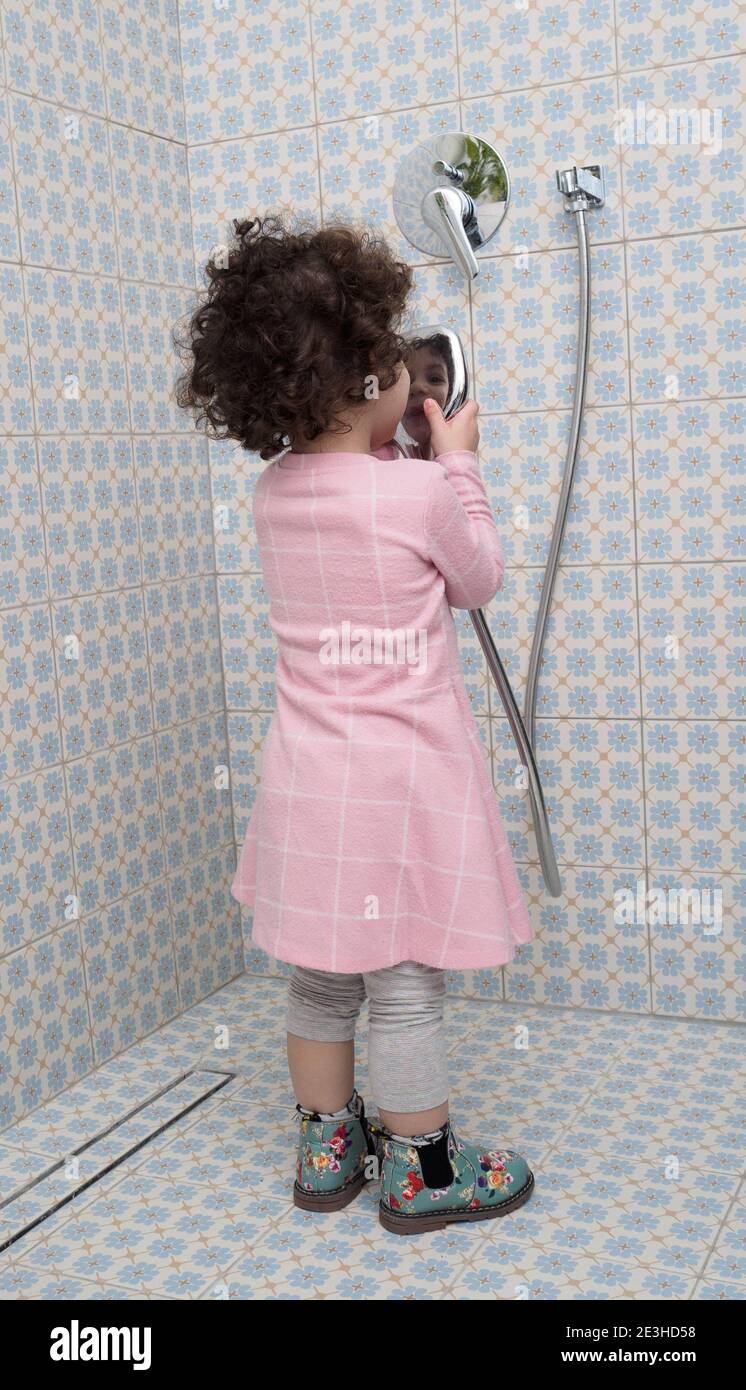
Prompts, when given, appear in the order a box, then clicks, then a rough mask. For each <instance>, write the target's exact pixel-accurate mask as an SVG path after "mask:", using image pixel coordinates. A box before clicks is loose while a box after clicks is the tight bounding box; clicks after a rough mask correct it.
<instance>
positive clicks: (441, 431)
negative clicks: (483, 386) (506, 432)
mask: <svg viewBox="0 0 746 1390" xmlns="http://www.w3.org/2000/svg"><path fill="white" fill-rule="evenodd" d="M422 408H423V410H424V412H425V417H426V419H427V423H428V425H429V426H430V446H431V449H432V452H433V458H437V457H438V455H439V454H448V453H450V452H451V451H452V450H461V449H468V450H469V452H470V453H472V454H475V453H476V452H477V445H478V443H479V426H478V425H477V415H478V414H479V406H478V405H477V403H476V401H466V403H465V404H464V405H462V407H461V409H460V410H457V411H456V414H455V415H452V416H451V418H450V420H446V418H445V415H444V414H443V411H442V410H441V408H440V406H439V405H438V402H437V401H434V400H433V398H432V396H428V397H427V398H426V399H425V400H424V401H423V402H422Z"/></svg>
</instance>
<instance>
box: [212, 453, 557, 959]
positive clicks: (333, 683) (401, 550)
mask: <svg viewBox="0 0 746 1390" xmlns="http://www.w3.org/2000/svg"><path fill="white" fill-rule="evenodd" d="M253 512H254V523H255V529H256V534H257V540H258V545H259V552H260V557H261V563H262V570H263V574H264V582H265V584H266V587H267V590H268V592H269V597H270V621H271V624H272V628H273V630H274V632H275V634H276V638H277V644H278V661H277V668H276V701H277V708H276V710H275V712H274V714H273V716H272V721H271V724H270V727H269V730H268V732H267V736H266V738H265V742H264V747H263V755H262V770H261V782H260V786H259V789H258V792H257V797H256V800H255V803H254V806H253V809H252V814H251V818H250V821H249V824H248V827H247V830H246V836H245V840H244V844H243V848H242V850H241V854H240V856H239V860H238V866H237V869H236V874H235V877H234V879H233V882H232V884H231V892H232V894H233V896H234V898H236V899H237V900H238V901H239V902H241V903H246V904H249V905H251V906H253V908H254V912H253V924H252V940H253V942H254V944H255V945H257V946H260V947H261V948H262V949H263V950H265V951H266V952H268V953H269V955H271V956H274V957H276V958H277V959H279V960H285V961H288V962H291V963H297V964H299V965H305V966H309V967H312V968H313V969H317V970H331V971H335V972H344V973H354V972H362V971H369V970H379V969H382V968H383V967H384V966H390V965H396V964H397V963H398V962H399V961H402V960H414V961H419V962H421V963H422V964H424V965H432V966H437V967H439V968H440V969H443V970H468V969H478V968H480V967H484V966H497V965H502V964H504V963H505V962H506V961H509V960H512V958H513V953H514V949H515V944H516V943H518V942H526V941H530V940H531V938H532V936H533V932H532V929H531V923H530V920H529V916H528V911H527V906H526V902H525V898H524V895H523V891H522V888H521V885H520V882H519V879H518V875H517V873H516V869H515V866H514V864H513V860H512V858H511V854H510V850H509V847H508V844H507V841H506V836H505V830H504V828H503V825H502V821H501V818H500V814H499V812H498V808H497V803H496V800H495V792H494V789H493V787H492V783H491V780H490V776H489V772H488V768H487V761H486V757H485V753H484V750H483V748H482V745H481V742H480V739H479V733H478V730H477V726H476V720H475V718H474V715H473V714H472V710H471V706H470V704H469V698H468V695H467V693H466V689H465V687H464V682H463V676H462V673H461V667H460V664H459V657H458V648H457V639H456V628H455V624H454V621H453V614H452V613H451V607H450V606H449V605H452V606H453V607H454V608H479V607H481V606H482V605H483V604H486V603H488V602H489V600H490V599H491V598H492V597H493V596H494V594H495V593H496V591H497V590H498V589H499V588H500V586H501V585H502V582H503V573H504V560H503V555H502V549H501V545H500V540H499V537H498V533H497V530H496V527H495V523H494V519H493V516H492V511H491V509H490V505H489V502H488V500H487V496H486V493H485V490H484V484H483V482H482V479H481V476H480V473H479V465H478V462H477V459H476V455H474V454H471V453H448V454H442V455H441V456H440V457H439V458H437V459H418V458H401V457H400V456H397V455H396V450H395V447H394V446H391V445H387V446H385V447H384V448H383V449H380V450H378V451H377V452H376V454H375V455H371V454H356V453H332V454H293V453H290V454H285V455H284V456H283V457H282V458H280V459H275V460H274V461H273V462H272V463H270V464H268V465H267V467H266V469H265V470H264V472H263V473H261V474H260V476H259V478H258V480H257V483H256V486H255V489H254V498H253Z"/></svg>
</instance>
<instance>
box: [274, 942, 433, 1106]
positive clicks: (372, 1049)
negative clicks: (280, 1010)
mask: <svg viewBox="0 0 746 1390" xmlns="http://www.w3.org/2000/svg"><path fill="white" fill-rule="evenodd" d="M445 992H446V984H445V972H444V971H443V970H438V969H437V968H436V967H435V966H432V965H421V964H419V962H417V961H413V960H404V961H400V962H399V963H398V965H390V966H386V967H385V969H383V970H369V971H367V972H365V973H363V974H362V975H346V974H336V973H333V972H332V971H329V970H310V969H308V968H307V967H306V966H304V965H295V966H294V967H293V973H292V975H291V976H290V980H289V985H288V1003H287V1031H288V1032H289V1033H294V1034H295V1035H296V1036H297V1037H299V1038H312V1039H314V1040H315V1041H317V1042H343V1041H347V1040H349V1039H351V1038H354V1036H355V1024H356V1023H357V1018H358V1014H359V1013H360V1008H361V1006H362V1004H363V1001H364V999H365V997H366V995H367V998H368V1073H369V1077H370V1087H371V1092H372V1098H373V1100H374V1101H375V1103H376V1105H378V1106H382V1107H383V1109H384V1110H397V1111H405V1112H407V1113H408V1112H410V1111H418V1110H432V1109H434V1108H435V1106H437V1105H442V1104H443V1101H445V1100H447V1099H448V1050H447V1045H446V1036H445V1027H444V1021H443V1005H444V1000H445Z"/></svg>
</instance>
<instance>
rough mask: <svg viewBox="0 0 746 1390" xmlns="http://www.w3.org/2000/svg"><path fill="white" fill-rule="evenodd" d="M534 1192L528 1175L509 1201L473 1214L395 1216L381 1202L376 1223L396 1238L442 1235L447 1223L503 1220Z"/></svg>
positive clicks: (471, 1212)
mask: <svg viewBox="0 0 746 1390" xmlns="http://www.w3.org/2000/svg"><path fill="white" fill-rule="evenodd" d="M533 1190H534V1175H533V1173H529V1176H528V1180H527V1181H526V1182H525V1183H524V1184H523V1187H520V1188H519V1189H518V1191H517V1192H514V1193H513V1196H512V1197H508V1198H507V1200H506V1201H504V1202H498V1203H497V1205H496V1206H494V1207H477V1208H476V1210H475V1211H469V1210H462V1211H441V1212H438V1213H437V1215H436V1214H435V1213H433V1215H432V1216H399V1215H397V1213H396V1212H393V1211H391V1209H390V1207H386V1206H384V1204H383V1202H380V1203H379V1206H378V1219H379V1221H380V1223H381V1225H382V1226H383V1227H385V1229H386V1230H387V1231H393V1233H394V1235H397V1236H413V1235H418V1234H419V1233H420V1232H421V1231H442V1230H444V1229H445V1227H446V1226H447V1225H449V1223H450V1222H451V1221H489V1220H490V1218H491V1217H493V1216H507V1214H508V1212H509V1211H515V1209H516V1207H522V1206H523V1203H524V1202H527V1201H528V1199H529V1197H530V1196H531V1193H532V1192H533Z"/></svg>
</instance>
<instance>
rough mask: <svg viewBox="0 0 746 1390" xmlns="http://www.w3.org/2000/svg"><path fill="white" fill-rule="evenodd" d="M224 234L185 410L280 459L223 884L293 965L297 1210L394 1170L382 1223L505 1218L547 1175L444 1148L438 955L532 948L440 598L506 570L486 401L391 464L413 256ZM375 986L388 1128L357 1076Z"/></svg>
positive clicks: (258, 507) (456, 963)
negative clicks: (493, 493)
mask: <svg viewBox="0 0 746 1390" xmlns="http://www.w3.org/2000/svg"><path fill="white" fill-rule="evenodd" d="M234 226H235V230H236V243H235V245H234V246H233V247H232V248H231V250H230V255H229V256H227V257H225V256H224V257H223V258H222V260H223V261H224V262H225V263H224V264H220V263H219V262H211V263H208V266H207V272H206V273H207V278H208V291H207V295H206V298H205V300H204V302H203V303H201V304H200V306H199V307H198V308H197V310H196V311H195V312H194V314H193V316H192V318H191V321H190V324H189V332H188V335H187V339H186V342H183V341H182V342H181V343H180V346H182V347H184V346H186V347H187V349H188V358H187V361H188V367H187V371H186V373H185V374H184V376H183V377H182V378H181V380H180V382H179V386H178V393H177V399H178V401H179V404H180V405H182V406H184V407H186V408H190V409H192V410H194V411H195V412H196V415H197V419H198V421H199V422H200V423H203V424H204V425H205V426H206V427H207V429H208V432H209V433H211V434H212V436H213V437H216V438H226V437H230V438H233V439H236V440H238V441H239V442H240V443H241V444H242V445H243V447H244V448H245V449H248V450H252V451H255V452H257V453H258V454H259V455H260V457H261V458H262V459H264V460H267V461H269V462H268V466H267V467H266V468H265V469H264V470H263V471H262V472H261V474H260V475H259V477H258V480H257V482H256V485H255V488H254V493H253V517H254V526H255V531H256V536H257V543H258V548H259V555H260V559H261V566H262V571H263V576H264V581H265V584H266V588H267V590H268V593H269V597H270V605H271V606H270V615H271V623H272V628H273V631H274V633H275V635H276V638H277V647H278V658H277V667H276V680H275V684H276V701H277V708H276V712H275V713H274V715H273V717H272V721H271V726H270V729H269V731H268V734H267V737H266V739H265V743H264V749H263V761H262V776H261V785H260V788H259V791H258V795H257V798H256V801H255V804H254V807H253V811H252V815H251V818H250V821H249V825H248V827H247V830H246V836H245V840H244V844H243V848H242V851H241V854H240V856H239V861H238V866H237V870H236V874H235V878H234V879H233V882H232V885H231V891H232V893H233V896H234V897H235V898H236V899H237V900H238V901H239V902H242V903H246V904H249V905H251V906H253V909H254V910H253V924H252V939H253V941H254V942H255V943H256V945H258V946H260V947H262V948H263V949H264V950H265V951H267V952H268V953H269V954H270V955H271V956H273V957H275V958H276V959H279V960H284V961H287V962H289V963H290V964H292V965H293V967H294V968H293V972H292V975H291V976H290V979H289V988H288V999H287V1029H288V1038H287V1048H288V1062H289V1067H290V1074H291V1079H292V1083H293V1089H294V1092H295V1095H296V1098H297V1102H298V1104H297V1106H296V1110H297V1112H298V1114H299V1116H300V1121H301V1143H300V1145H299V1154H298V1162H297V1173H296V1183H295V1187H294V1200H295V1201H296V1203H297V1204H298V1205H299V1206H302V1207H304V1208H306V1209H310V1210H317V1211H318V1210H333V1209H336V1208H338V1207H341V1206H343V1205H345V1204H346V1203H347V1202H348V1201H350V1200H351V1199H352V1198H353V1197H354V1196H355V1194H356V1193H357V1192H358V1191H359V1190H360V1188H361V1187H362V1185H363V1183H364V1181H365V1179H366V1178H367V1177H375V1176H380V1179H381V1198H380V1204H379V1214H380V1219H381V1221H382V1222H383V1224H384V1225H385V1226H386V1227H387V1228H388V1229H390V1230H392V1231H397V1232H402V1233H405V1234H408V1233H410V1232H412V1231H421V1230H429V1229H433V1228H437V1227H440V1226H443V1225H444V1224H445V1223H446V1222H447V1221H463V1220H478V1219H482V1218H483V1217H489V1216H497V1215H501V1214H503V1213H504V1212H506V1211H509V1210H511V1209H513V1208H514V1207H516V1206H518V1205H520V1203H521V1202H523V1201H525V1200H526V1199H527V1197H529V1196H530V1193H531V1189H532V1187H533V1176H532V1174H531V1172H530V1170H529V1168H528V1165H527V1163H526V1162H525V1160H524V1159H523V1158H522V1157H521V1156H520V1155H519V1154H517V1153H515V1152H514V1151H513V1150H512V1149H496V1148H489V1147H487V1146H486V1145H484V1144H479V1143H475V1142H472V1141H468V1140H464V1139H460V1138H458V1137H457V1136H456V1134H455V1132H454V1130H453V1126H452V1124H451V1121H450V1118H449V1112H448V1072H447V1051H448V1045H447V1040H446V1035H445V1030H444V1021H443V1002H444V995H445V971H447V970H468V969H480V968H489V967H494V966H499V965H502V964H503V963H504V962H506V961H509V960H511V959H512V956H513V952H514V947H515V944H516V943H517V942H525V941H528V940H530V939H531V936H532V931H531V926H530V923H529V918H528V914H527V910H526V904H525V900H524V897H523V893H522V891H521V887H520V883H519V880H518V877H517V874H516V870H515V867H514V865H513V862H512V859H511V855H510V851H509V848H508V844H507V841H506V837H505V831H504V829H503V826H502V823H501V820H500V816H499V813H498V810H497V805H496V801H495V795H494V791H493V788H492V784H491V781H490V777H489V774H488V771H487V765H486V760H485V754H484V752H483V749H482V746H481V743H480V739H479V733H478V730H477V726H476V721H475V719H474V716H473V714H472V711H471V707H470V704H469V699H468V696H467V694H466V690H465V687H464V682H463V678H462V675H461V669H460V665H459V660H458V650H457V642H456V631H455V626H454V621H453V615H452V613H451V606H453V607H456V608H475V607H480V606H481V605H483V604H486V603H488V602H489V600H490V599H491V598H492V597H493V596H494V594H495V593H496V591H497V590H498V589H499V588H500V586H501V584H502V581H503V571H504V561H503V556H502V551H501V546H500V541H499V538H498V534H497V531H496V529H495V524H494V520H493V517H492V513H491V510H490V506H489V503H488V501H487V497H486V494H485V490H484V486H483V483H482V480H481V477H480V473H479V467H478V464H477V459H476V453H475V450H476V447H477V443H478V431H477V423H476V417H477V407H476V405H475V404H474V402H468V403H467V404H466V405H465V406H464V407H463V408H462V410H460V411H459V412H458V413H457V414H456V415H454V416H453V417H452V418H451V419H449V420H446V419H445V418H444V417H443V414H442V411H441V410H440V408H439V406H438V404H437V402H436V401H435V400H434V399H432V398H430V399H424V398H423V400H422V401H421V402H420V401H419V400H418V402H417V405H418V409H419V407H420V405H421V407H422V412H423V416H424V417H425V418H426V420H427V426H428V431H427V439H426V438H425V435H424V434H423V441H424V442H425V444H426V449H425V450H423V452H427V453H428V454H429V453H432V454H433V457H432V458H431V457H423V458H418V457H410V458H402V457H401V456H400V454H398V452H397V450H396V449H395V448H394V447H393V446H392V440H393V436H394V432H395V430H396V429H397V426H398V425H399V423H400V421H401V420H402V417H403V416H405V415H406V414H407V410H408V406H409V395H410V379H409V373H408V371H407V367H406V366H405V357H406V355H407V344H406V341H405V339H404V338H403V337H402V336H400V333H399V332H398V326H399V324H400V321H401V317H402V314H403V312H404V309H405V305H406V301H407V296H408V294H409V291H410V288H411V284H412V272H411V270H410V268H409V267H408V266H407V265H406V264H404V263H403V262H401V261H398V260H396V259H395V258H394V256H393V255H392V253H391V251H390V250H389V248H388V247H387V246H386V244H385V243H384V242H383V241H382V240H380V239H378V238H376V237H374V236H372V235H370V234H368V233H366V232H364V231H360V230H357V229H355V228H351V227H346V226H337V225H333V226H327V227H325V228H323V229H321V230H300V231H299V230H296V229H291V228H290V226H288V225H287V224H286V221H285V219H283V218H282V217H269V218H265V219H264V220H263V221H259V220H254V221H246V222H236V223H234ZM410 417H411V410H410ZM428 441H429V442H428ZM283 451H284V452H283ZM366 997H367V999H368V1001H369V1073H370V1085H371V1090H372V1093H373V1096H374V1098H375V1100H376V1102H377V1104H378V1107H379V1112H380V1124H379V1125H377V1126H374V1125H372V1124H371V1122H370V1121H368V1120H366V1117H365V1107H364V1104H363V1101H362V1097H361V1096H360V1095H359V1093H358V1092H357V1090H356V1089H355V1085H354V1073H353V1063H354V1036H355V1024H356V1020H357V1017H358V1014H359V1011H360V1007H361V1004H362V1002H363V1000H364V999H365V998H366ZM377 1161H378V1162H379V1163H380V1171H379V1170H378V1169H377Z"/></svg>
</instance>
